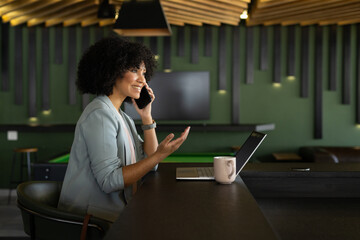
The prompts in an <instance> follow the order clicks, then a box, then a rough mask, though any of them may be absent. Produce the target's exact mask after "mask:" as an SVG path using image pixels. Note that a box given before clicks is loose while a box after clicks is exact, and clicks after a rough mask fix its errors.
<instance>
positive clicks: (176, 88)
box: [124, 71, 210, 120]
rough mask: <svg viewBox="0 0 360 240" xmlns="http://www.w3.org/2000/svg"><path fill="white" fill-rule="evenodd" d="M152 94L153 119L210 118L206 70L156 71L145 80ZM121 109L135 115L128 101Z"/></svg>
mask: <svg viewBox="0 0 360 240" xmlns="http://www.w3.org/2000/svg"><path fill="white" fill-rule="evenodd" d="M149 86H150V87H151V88H152V89H153V91H154V93H155V97H156V99H155V101H154V102H153V105H152V116H153V118H154V119H156V120H208V119H209V117H210V73H209V72H205V71H190V72H169V73H165V72H156V73H155V74H154V76H153V77H152V79H151V81H150V82H149ZM124 110H125V112H126V113H127V114H128V115H130V116H131V117H132V118H133V119H135V120H138V119H140V118H139V115H138V114H137V112H136V110H135V109H134V107H133V106H132V104H128V103H125V105H124Z"/></svg>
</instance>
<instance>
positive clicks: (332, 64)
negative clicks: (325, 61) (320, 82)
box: [328, 25, 337, 91]
mask: <svg viewBox="0 0 360 240" xmlns="http://www.w3.org/2000/svg"><path fill="white" fill-rule="evenodd" d="M329 32H330V34H329V87H328V89H329V90H330V91H336V87H337V86H336V85H337V84H336V69H337V66H336V42H337V41H336V38H337V25H331V26H330V28H329Z"/></svg>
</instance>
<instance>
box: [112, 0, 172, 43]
mask: <svg viewBox="0 0 360 240" xmlns="http://www.w3.org/2000/svg"><path fill="white" fill-rule="evenodd" d="M113 30H114V31H115V32H116V33H118V34H119V35H121V36H170V35H171V28H170V25H169V24H168V22H167V20H166V16H165V14H164V11H163V8H162V6H161V3H160V1H159V0H130V1H124V2H123V3H122V5H121V8H120V10H119V14H118V18H117V19H116V22H115V24H114V29H113Z"/></svg>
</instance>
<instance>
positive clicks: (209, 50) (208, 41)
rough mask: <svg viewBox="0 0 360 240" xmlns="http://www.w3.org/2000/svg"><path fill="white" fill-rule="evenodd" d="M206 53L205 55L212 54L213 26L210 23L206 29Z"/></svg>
mask: <svg viewBox="0 0 360 240" xmlns="http://www.w3.org/2000/svg"><path fill="white" fill-rule="evenodd" d="M204 35H205V37H204V41H205V43H204V48H205V49H204V55H205V57H211V56H212V27H211V26H210V25H205V30H204Z"/></svg>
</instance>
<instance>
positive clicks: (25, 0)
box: [0, 0, 37, 16]
mask: <svg viewBox="0 0 360 240" xmlns="http://www.w3.org/2000/svg"><path fill="white" fill-rule="evenodd" d="M36 2H37V0H17V1H11V2H9V3H8V4H5V5H4V6H2V7H0V15H1V16H2V15H4V14H6V13H8V12H11V11H15V10H18V9H21V8H23V7H26V6H28V5H31V4H33V3H36Z"/></svg>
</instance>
